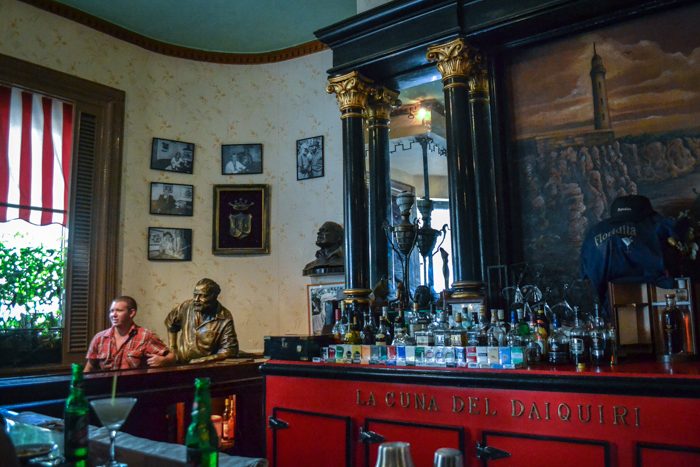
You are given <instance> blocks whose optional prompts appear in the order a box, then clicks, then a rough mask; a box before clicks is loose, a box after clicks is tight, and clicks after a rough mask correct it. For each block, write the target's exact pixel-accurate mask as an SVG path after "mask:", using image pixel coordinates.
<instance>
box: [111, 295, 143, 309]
mask: <svg viewBox="0 0 700 467" xmlns="http://www.w3.org/2000/svg"><path fill="white" fill-rule="evenodd" d="M115 302H124V303H126V307H127V309H129V310H131V309H132V308H133V309H134V310H138V309H139V308H138V305H136V300H134V298H133V297H130V296H128V295H120V296H119V297H117V298H115V299H114V300H112V303H115Z"/></svg>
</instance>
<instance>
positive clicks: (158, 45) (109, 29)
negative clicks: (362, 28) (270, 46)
mask: <svg viewBox="0 0 700 467" xmlns="http://www.w3.org/2000/svg"><path fill="white" fill-rule="evenodd" d="M20 1H21V2H24V3H27V4H29V5H32V6H35V7H37V8H40V9H42V10H45V11H48V12H50V13H53V14H55V15H58V16H62V17H64V18H66V19H69V20H71V21H75V22H76V23H80V24H82V25H84V26H87V27H89V28H92V29H95V30H96V31H100V32H103V33H105V34H109V35H110V36H112V37H116V38H117V39H120V40H123V41H126V42H129V43H131V44H134V45H137V46H139V47H141V48H144V49H146V50H150V51H151V52H156V53H159V54H162V55H168V56H171V57H177V58H184V59H188V60H196V61H200V62H211V63H222V64H227V65H258V64H264V63H274V62H282V61H284V60H290V59H293V58H297V57H302V56H304V55H310V54H313V53H316V52H320V51H322V50H325V49H327V48H328V47H327V46H326V45H324V44H322V43H321V42H319V41H317V40H316V41H310V42H306V43H304V44H300V45H295V46H293V47H288V48H286V49H281V50H274V51H272V52H261V53H227V52H209V51H206V50H198V49H191V48H189V47H182V46H178V45H173V44H168V43H165V42H161V41H158V40H155V39H151V38H149V37H146V36H143V35H141V34H137V33H135V32H133V31H129V30H128V29H125V28H122V27H121V26H117V25H115V24H112V23H110V22H108V21H105V20H103V19H100V18H97V17H95V16H92V15H89V14H87V13H85V12H83V11H80V10H78V9H76V8H73V7H70V6H68V5H65V4H63V3H58V2H54V1H52V0H20Z"/></svg>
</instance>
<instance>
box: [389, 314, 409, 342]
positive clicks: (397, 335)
mask: <svg viewBox="0 0 700 467" xmlns="http://www.w3.org/2000/svg"><path fill="white" fill-rule="evenodd" d="M400 316H401V315H400V314H399V315H398V316H397V320H396V321H394V339H393V340H392V342H391V344H392V345H414V344H415V341H414V340H413V338H412V337H411V336H409V335H408V333H406V327H405V325H404V322H403V319H399V317H400Z"/></svg>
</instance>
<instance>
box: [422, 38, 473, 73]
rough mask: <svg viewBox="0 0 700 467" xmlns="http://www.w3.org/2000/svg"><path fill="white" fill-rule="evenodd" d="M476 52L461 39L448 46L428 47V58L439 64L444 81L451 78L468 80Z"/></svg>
mask: <svg viewBox="0 0 700 467" xmlns="http://www.w3.org/2000/svg"><path fill="white" fill-rule="evenodd" d="M475 54H476V50H475V49H474V48H473V47H471V46H470V45H469V44H467V43H466V42H465V41H464V39H462V38H461V37H459V38H457V39H455V40H453V41H450V42H448V43H446V44H439V45H433V46H430V47H428V53H427V54H426V58H427V59H428V61H430V62H437V65H436V66H437V69H438V71H439V72H440V74H441V75H442V79H443V81H445V80H447V79H449V78H467V77H468V76H469V74H470V73H471V69H472V66H473V65H474V56H475Z"/></svg>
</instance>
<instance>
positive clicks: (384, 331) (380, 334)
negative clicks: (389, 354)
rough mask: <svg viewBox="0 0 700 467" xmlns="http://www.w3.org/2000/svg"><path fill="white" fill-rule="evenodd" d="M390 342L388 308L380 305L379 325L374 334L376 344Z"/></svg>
mask: <svg viewBox="0 0 700 467" xmlns="http://www.w3.org/2000/svg"><path fill="white" fill-rule="evenodd" d="M390 342H391V324H390V323H389V308H388V307H382V316H380V317H379V326H377V332H376V333H375V334H374V343H375V344H376V345H389V343H390Z"/></svg>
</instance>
